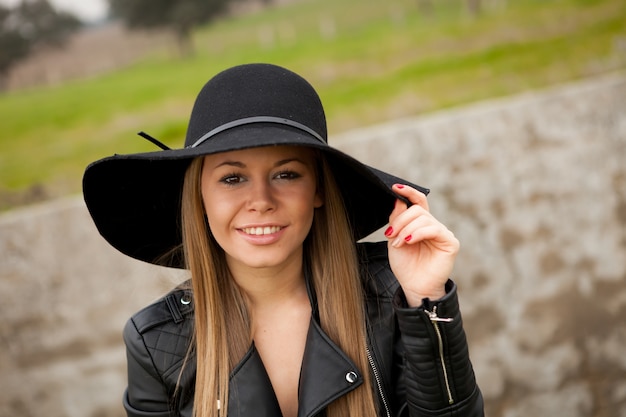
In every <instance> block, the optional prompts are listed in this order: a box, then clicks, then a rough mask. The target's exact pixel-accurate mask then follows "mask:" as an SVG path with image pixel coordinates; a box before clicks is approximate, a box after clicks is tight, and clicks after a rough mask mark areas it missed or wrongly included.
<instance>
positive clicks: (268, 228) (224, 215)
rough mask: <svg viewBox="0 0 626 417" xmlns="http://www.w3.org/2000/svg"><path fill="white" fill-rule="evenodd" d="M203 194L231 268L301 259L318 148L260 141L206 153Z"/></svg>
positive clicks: (314, 197)
mask: <svg viewBox="0 0 626 417" xmlns="http://www.w3.org/2000/svg"><path fill="white" fill-rule="evenodd" d="M201 188H202V199H203V202H204V208H205V211H206V214H207V218H208V222H209V227H210V228H211V232H212V234H213V236H214V237H215V240H216V241H217V243H218V244H219V245H220V246H221V247H222V249H224V251H225V253H226V259H227V262H228V265H229V267H230V268H231V270H235V269H239V270H241V269H242V268H280V267H282V266H284V265H287V264H289V263H292V262H302V245H303V242H304V239H305V238H306V236H307V235H308V233H309V230H310V229H311V224H312V222H313V213H314V209H315V208H317V207H320V206H322V199H321V197H320V196H319V194H318V192H317V184H316V173H315V160H314V156H313V152H312V151H311V150H309V149H307V148H303V147H295V146H281V147H273V146H272V147H261V148H253V149H245V150H241V151H232V152H224V153H219V154H215V155H208V156H205V157H204V164H203V168H202V185H201Z"/></svg>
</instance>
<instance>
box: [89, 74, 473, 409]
mask: <svg viewBox="0 0 626 417" xmlns="http://www.w3.org/2000/svg"><path fill="white" fill-rule="evenodd" d="M144 136H147V135H144ZM326 136H327V133H326V121H325V116H324V111H323V108H322V104H321V102H320V100H319V97H318V96H317V93H316V92H315V90H314V89H313V87H311V85H310V84H309V83H308V82H306V81H305V80H304V79H303V78H301V77H300V76H298V75H296V74H294V73H293V72H291V71H288V70H286V69H284V68H281V67H277V66H274V65H269V64H249V65H242V66H237V67H234V68H230V69H227V70H225V71H223V72H222V73H220V74H218V75H217V76H215V77H213V78H212V79H211V80H209V82H208V83H207V84H206V85H205V86H204V88H203V89H202V90H201V92H200V93H199V95H198V97H197V99H196V103H195V105H194V108H193V110H192V114H191V118H190V121H189V126H188V131H187V137H186V141H185V148H183V149H167V148H166V147H165V146H163V145H160V146H162V147H163V148H164V150H163V151H159V152H151V153H144V154H133V155H115V156H112V157H109V158H105V159H103V160H100V161H97V162H95V163H93V164H91V165H90V166H89V167H88V168H87V170H86V172H85V176H84V179H83V187H84V195H85V201H86V202H87V206H88V208H89V211H90V213H91V215H92V217H93V219H94V221H95V223H96V225H97V227H98V229H99V231H100V233H101V234H102V235H103V236H104V237H105V238H106V239H107V240H108V241H109V242H110V243H111V244H112V245H113V246H114V247H116V248H117V249H119V250H120V251H121V252H123V253H125V254H127V255H129V256H132V257H134V258H137V259H140V260H143V261H147V262H151V263H154V264H157V265H165V266H170V267H179V268H187V269H189V270H190V274H191V279H190V285H189V286H181V287H180V288H177V289H175V290H173V291H172V292H170V293H169V294H168V295H166V296H165V297H164V298H163V299H161V300H159V301H157V302H156V303H154V304H152V305H150V306H148V307H146V308H145V309H143V310H142V311H140V312H138V313H137V314H135V315H134V316H133V317H132V318H131V319H130V320H129V322H128V324H127V326H126V327H125V329H124V340H125V342H126V346H127V354H128V389H127V391H126V395H125V398H124V406H125V408H126V411H127V413H128V415H129V416H195V417H208V416H226V415H228V416H229V417H235V416H285V417H293V416H328V417H333V416H346V417H347V416H400V415H403V416H404V415H410V416H434V415H459V416H475V415H482V414H483V409H482V398H481V395H480V391H479V389H478V387H477V385H476V381H475V378H474V373H473V370H472V366H471V363H470V360H469V355H468V351H467V343H466V339H465V334H464V331H463V327H462V321H461V316H460V313H459V309H458V302H457V297H456V286H455V285H454V283H453V282H452V281H450V280H449V279H448V276H449V274H450V273H451V271H452V267H453V263H454V259H455V256H456V254H457V252H458V248H459V243H458V241H457V239H456V238H455V237H454V235H453V234H452V233H451V232H450V231H449V230H448V229H447V228H445V226H443V225H442V224H441V223H440V222H438V221H437V220H436V219H435V218H434V217H433V216H432V215H431V214H430V213H429V211H428V202H427V199H426V194H427V192H428V190H427V189H424V188H422V187H419V186H416V185H412V184H409V183H408V182H406V181H404V180H401V179H399V178H396V177H394V176H392V175H389V174H387V173H384V172H381V171H378V170H375V169H373V168H371V167H368V166H366V165H364V164H361V163H360V162H358V161H356V160H354V159H352V158H351V157H349V156H348V155H346V154H344V153H342V152H340V151H338V150H336V149H333V148H331V147H329V146H328V145H327V140H326ZM149 139H150V140H152V141H155V143H158V141H156V140H154V139H153V138H149ZM386 223H389V224H388V225H387V227H386V230H385V236H386V238H387V240H388V242H386V243H385V242H382V243H355V242H357V241H358V240H359V239H361V238H363V237H365V236H367V235H368V234H370V233H372V232H374V231H376V230H377V229H379V228H381V227H383V226H385V225H386Z"/></svg>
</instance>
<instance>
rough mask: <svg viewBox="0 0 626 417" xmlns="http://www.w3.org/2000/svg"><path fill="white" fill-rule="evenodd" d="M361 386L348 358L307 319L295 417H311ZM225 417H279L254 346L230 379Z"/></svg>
mask: <svg viewBox="0 0 626 417" xmlns="http://www.w3.org/2000/svg"><path fill="white" fill-rule="evenodd" d="M362 383H363V376H362V374H361V371H360V370H359V369H358V368H357V367H356V365H355V364H354V363H353V362H352V361H351V360H350V358H348V356H347V355H346V354H345V353H344V352H343V351H342V350H341V349H340V348H339V347H338V346H337V345H336V344H335V343H334V342H333V341H332V340H331V339H330V338H329V337H328V335H327V334H326V333H324V331H323V330H322V328H321V327H320V325H319V324H318V323H317V321H316V320H314V319H313V318H311V322H310V324H309V331H308V334H307V340H306V347H305V350H304V357H303V359H302V368H301V371H300V387H299V394H298V397H299V398H298V403H299V409H298V417H311V416H314V415H317V414H318V413H320V411H321V410H323V409H324V408H326V407H327V406H328V404H330V403H331V402H332V401H334V400H336V399H337V398H339V397H341V396H342V395H345V394H347V393H348V392H350V391H352V390H353V389H355V388H356V387H358V386H359V385H361V384H362ZM229 393H230V395H229V400H228V401H229V408H228V415H229V416H233V417H243V416H250V415H254V416H259V417H279V416H281V412H280V407H279V405H278V400H277V399H276V394H275V393H274V390H273V389H272V385H271V382H270V379H269V376H268V375H267V371H266V370H265V367H264V366H263V362H262V360H261V357H260V356H259V353H258V351H257V350H256V348H255V346H254V344H253V345H252V346H251V347H250V349H249V350H248V352H247V353H246V355H245V356H244V357H243V359H242V360H241V362H240V363H239V364H238V365H237V367H236V368H235V370H234V371H233V372H232V374H231V377H230V385H229Z"/></svg>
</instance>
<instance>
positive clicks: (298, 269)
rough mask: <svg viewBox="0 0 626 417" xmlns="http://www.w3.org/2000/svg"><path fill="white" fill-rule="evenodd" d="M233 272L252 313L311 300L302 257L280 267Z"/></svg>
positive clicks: (231, 266) (239, 269) (233, 269)
mask: <svg viewBox="0 0 626 417" xmlns="http://www.w3.org/2000/svg"><path fill="white" fill-rule="evenodd" d="M230 270H231V274H232V276H233V279H234V280H235V282H236V283H237V285H238V286H239V287H240V288H241V290H242V291H243V292H244V294H245V295H246V297H247V299H248V301H249V303H250V307H251V308H252V309H253V310H259V309H263V308H264V307H265V306H267V307H270V308H274V307H276V306H277V305H279V304H282V303H285V302H293V301H295V300H298V301H300V300H302V299H303V298H306V299H308V295H307V289H306V283H305V280H304V273H303V268H302V258H301V257H299V258H297V259H294V260H292V261H291V262H289V263H286V264H282V265H280V266H277V267H270V268H242V267H233V265H230Z"/></svg>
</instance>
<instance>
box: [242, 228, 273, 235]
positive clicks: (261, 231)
mask: <svg viewBox="0 0 626 417" xmlns="http://www.w3.org/2000/svg"><path fill="white" fill-rule="evenodd" d="M279 230H280V227H279V226H266V227H246V228H244V229H243V231H244V232H245V233H246V234H247V235H271V234H272V233H276V232H278V231H279Z"/></svg>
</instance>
